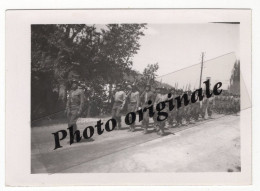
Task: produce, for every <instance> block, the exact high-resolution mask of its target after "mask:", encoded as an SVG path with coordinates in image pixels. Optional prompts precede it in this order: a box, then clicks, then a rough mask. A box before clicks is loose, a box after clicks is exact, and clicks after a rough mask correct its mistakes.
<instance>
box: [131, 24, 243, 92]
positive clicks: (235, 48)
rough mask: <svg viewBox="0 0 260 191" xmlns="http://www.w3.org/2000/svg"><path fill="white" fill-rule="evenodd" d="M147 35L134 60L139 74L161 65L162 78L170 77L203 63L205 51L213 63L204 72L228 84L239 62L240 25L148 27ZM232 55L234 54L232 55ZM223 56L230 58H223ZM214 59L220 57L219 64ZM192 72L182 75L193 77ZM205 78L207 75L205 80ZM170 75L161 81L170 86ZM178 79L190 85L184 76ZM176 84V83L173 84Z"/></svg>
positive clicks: (205, 58)
mask: <svg viewBox="0 0 260 191" xmlns="http://www.w3.org/2000/svg"><path fill="white" fill-rule="evenodd" d="M144 33H145V36H143V37H141V39H140V45H141V47H140V50H139V52H138V54H136V55H135V56H134V58H133V69H135V70H137V71H139V72H142V71H143V69H144V68H145V67H146V66H147V64H153V63H157V62H158V64H159V70H158V72H157V74H158V76H162V75H165V74H169V73H172V72H174V71H177V70H180V69H183V68H186V67H189V66H192V65H195V64H199V63H200V62H201V55H202V54H201V53H202V52H204V53H205V56H204V60H205V61H207V60H211V61H210V62H209V63H208V64H207V65H208V68H207V69H204V72H206V71H207V73H208V75H210V76H212V77H213V78H214V72H215V73H216V75H215V77H219V76H220V77H222V78H223V79H222V80H225V81H227V80H228V79H229V78H230V72H231V70H232V67H233V64H234V62H235V60H236V59H239V24H220V23H205V24H148V25H147V29H146V30H145V31H144ZM231 52H232V54H228V53H231ZM222 55H226V56H223V57H220V56H222ZM214 58H218V59H216V60H217V61H213V59H214ZM210 63H211V64H210ZM212 63H213V64H212ZM214 63H215V64H214ZM205 65H206V64H205ZM199 66H200V64H199ZM209 66H210V67H209ZM198 68H199V67H197V69H198ZM197 69H193V73H194V72H195V70H196V71H197V72H198V73H199V72H200V70H199V71H198V70H197ZM190 70H191V69H189V70H186V72H185V70H183V71H182V74H183V75H188V76H190V75H189V74H190V72H188V71H190ZM205 75H206V74H205V73H204V78H206V76H205ZM166 76H167V75H166ZM166 76H164V77H162V78H160V80H161V81H163V82H167V83H169V82H170V80H169V79H171V78H170V77H166ZM171 76H173V75H172V74H171ZM175 76H176V75H175ZM178 76H180V77H179V81H180V82H179V85H180V86H182V85H184V83H187V80H186V81H185V82H184V81H183V80H181V76H182V75H180V74H179V75H178ZM191 76H192V75H191ZM191 76H190V78H191ZM196 76H199V74H198V75H196ZM168 78H169V79H168ZM172 78H174V77H172ZM198 78H199V77H198ZM165 79H168V80H165ZM196 80H197V81H198V79H195V78H194V79H192V80H191V81H196ZM217 80H218V79H216V78H215V79H214V81H217ZM188 81H189V80H188ZM197 83H199V82H197ZM225 83H226V82H225ZM172 84H173V85H174V84H175V82H171V85H172ZM180 86H179V87H180Z"/></svg>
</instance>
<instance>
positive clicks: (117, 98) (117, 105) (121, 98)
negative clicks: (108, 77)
mask: <svg viewBox="0 0 260 191" xmlns="http://www.w3.org/2000/svg"><path fill="white" fill-rule="evenodd" d="M125 102H126V93H125V92H124V91H123V90H122V86H121V85H120V84H118V85H117V86H116V92H115V94H114V104H113V108H112V118H114V119H115V120H116V121H117V123H118V125H117V130H119V129H120V128H121V111H122V109H123V108H124V105H125Z"/></svg>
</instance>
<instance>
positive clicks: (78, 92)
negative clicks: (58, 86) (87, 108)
mask: <svg viewBox="0 0 260 191" xmlns="http://www.w3.org/2000/svg"><path fill="white" fill-rule="evenodd" d="M78 86H79V84H78V82H77V81H76V80H73V81H72V85H71V90H70V91H69V93H68V98H67V104H66V114H67V118H68V126H69V127H71V126H72V127H73V132H75V131H76V130H77V124H76V122H77V120H78V118H79V117H80V115H81V112H82V110H83V107H84V91H83V90H82V89H79V88H78Z"/></svg>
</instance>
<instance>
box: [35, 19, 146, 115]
mask: <svg viewBox="0 0 260 191" xmlns="http://www.w3.org/2000/svg"><path fill="white" fill-rule="evenodd" d="M145 28H146V26H145V24H109V25H103V26H98V25H85V24H73V25H71V24H70V25H64V24H62V25H32V26H31V71H32V74H31V79H32V114H35V115H36V116H32V117H33V118H35V117H38V116H39V115H42V114H43V113H46V112H47V113H48V112H54V110H55V109H56V110H60V109H61V108H62V107H64V102H65V101H66V95H65V94H66V91H67V88H68V87H69V84H70V81H71V80H72V79H75V78H76V79H78V80H81V81H84V82H86V84H87V85H88V86H89V87H88V88H89V89H90V91H92V92H93V94H94V95H93V96H92V97H95V96H96V94H95V93H100V92H101V91H104V86H105V85H106V84H114V83H119V82H120V81H121V79H122V77H123V76H124V74H128V73H131V67H132V65H133V61H132V58H133V56H134V55H135V54H136V53H137V52H138V50H139V49H140V44H139V40H140V38H141V36H143V35H144V33H143V31H144V29H145ZM99 95H103V96H104V94H103V93H100V94H99ZM101 97H102V96H101ZM100 99H103V97H102V98H100ZM57 104H58V106H57ZM101 104H102V103H101ZM46 105H51V106H50V107H51V108H45V107H44V106H46ZM37 113H38V114H37Z"/></svg>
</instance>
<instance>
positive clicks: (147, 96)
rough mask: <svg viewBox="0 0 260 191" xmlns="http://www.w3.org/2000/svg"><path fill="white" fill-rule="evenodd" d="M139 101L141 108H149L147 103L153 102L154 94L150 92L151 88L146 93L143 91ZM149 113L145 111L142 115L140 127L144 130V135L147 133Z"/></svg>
mask: <svg viewBox="0 0 260 191" xmlns="http://www.w3.org/2000/svg"><path fill="white" fill-rule="evenodd" d="M146 87H149V88H150V86H149V85H146ZM140 100H141V102H142V108H143V109H144V108H147V107H149V106H150V105H149V104H148V101H149V100H150V101H152V103H153V102H154V93H153V92H152V91H151V88H150V89H149V90H148V91H147V90H146V91H144V92H143V93H142V94H141V96H140ZM149 118H150V116H149V111H148V110H147V111H145V112H144V113H143V120H142V126H143V128H144V133H147V128H148V126H149Z"/></svg>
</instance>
